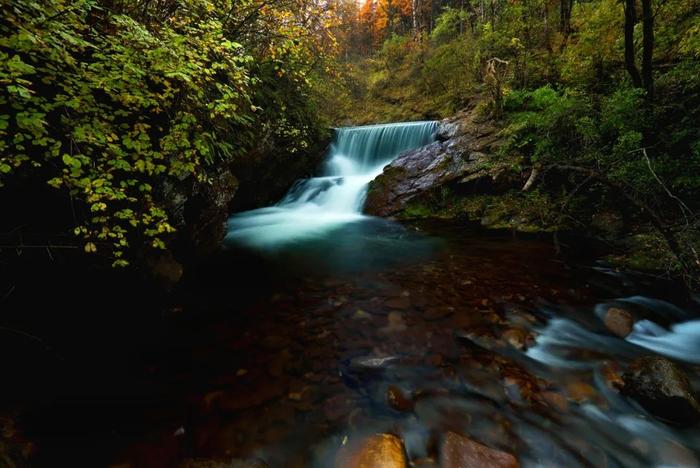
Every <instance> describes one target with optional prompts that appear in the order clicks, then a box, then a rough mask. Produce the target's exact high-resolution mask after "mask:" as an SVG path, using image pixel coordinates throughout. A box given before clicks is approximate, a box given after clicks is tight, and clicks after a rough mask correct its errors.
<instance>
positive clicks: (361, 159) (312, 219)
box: [227, 122, 437, 248]
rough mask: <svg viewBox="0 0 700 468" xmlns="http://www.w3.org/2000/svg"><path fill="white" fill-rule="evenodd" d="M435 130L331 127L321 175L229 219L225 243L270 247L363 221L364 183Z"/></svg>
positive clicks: (426, 126) (415, 125) (432, 125)
mask: <svg viewBox="0 0 700 468" xmlns="http://www.w3.org/2000/svg"><path fill="white" fill-rule="evenodd" d="M436 129H437V123H436V122H410V123H394V124H386V125H370V126H365V127H349V128H339V129H337V130H336V132H335V139H334V141H333V143H332V144H331V148H330V151H329V152H328V157H327V159H326V161H325V168H324V171H323V175H322V176H320V177H314V178H311V179H305V180H300V181H298V182H297V183H295V184H294V186H293V187H292V188H291V190H290V191H289V193H287V195H286V196H285V197H284V198H283V199H282V200H281V201H280V202H279V203H278V204H277V205H275V206H271V207H267V208H262V209H258V210H252V211H248V212H245V213H240V214H238V215H236V216H233V217H232V218H231V220H230V221H229V234H228V236H227V240H228V241H229V242H232V243H240V244H245V245H249V246H255V247H261V248H272V247H275V246H279V245H283V244H287V243H290V242H294V241H298V240H303V239H309V238H318V237H320V236H323V235H326V234H327V233H328V232H329V231H332V230H333V229H335V228H337V227H340V226H343V225H345V224H347V223H350V222H355V221H359V220H363V219H366V217H364V216H363V215H362V206H363V204H364V201H365V195H366V191H367V185H368V184H369V182H370V181H372V179H374V178H375V177H377V176H378V175H379V174H381V172H382V169H383V168H384V166H385V165H386V164H388V163H389V162H391V160H392V159H394V158H395V157H396V156H397V155H398V154H400V153H401V152H403V151H406V150H410V149H413V148H416V147H419V146H423V145H427V144H428V143H430V142H432V141H434V139H435V131H436Z"/></svg>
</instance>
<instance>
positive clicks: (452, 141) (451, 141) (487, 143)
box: [365, 101, 513, 216]
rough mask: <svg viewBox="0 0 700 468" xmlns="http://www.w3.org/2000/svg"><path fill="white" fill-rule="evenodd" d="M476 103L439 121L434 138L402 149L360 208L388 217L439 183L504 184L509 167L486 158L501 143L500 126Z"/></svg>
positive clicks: (495, 187)
mask: <svg viewBox="0 0 700 468" xmlns="http://www.w3.org/2000/svg"><path fill="white" fill-rule="evenodd" d="M477 104H478V101H474V102H473V103H472V105H471V106H470V107H469V108H467V109H465V110H463V111H462V112H460V113H459V114H457V115H456V116H454V117H451V118H449V119H446V120H443V121H441V122H440V124H439V126H438V130H437V141H435V142H434V143H431V144H429V145H427V146H423V147H421V148H417V149H415V150H411V151H407V152H404V153H402V154H401V155H399V157H397V158H396V159H395V160H394V161H393V162H392V163H391V164H389V165H387V166H386V167H385V168H384V172H383V173H382V174H381V175H379V176H378V177H377V178H376V179H374V180H373V181H372V183H371V184H370V186H369V190H368V193H367V201H366V204H365V212H366V213H368V214H371V215H375V216H394V215H396V214H398V213H400V212H401V211H402V210H403V209H404V208H405V207H406V206H407V204H408V203H409V202H410V201H412V200H414V199H419V198H421V197H422V196H424V195H426V194H429V193H434V192H435V191H436V190H439V189H440V187H443V186H460V187H461V188H462V189H467V188H468V187H474V188H476V187H477V186H479V191H482V192H494V191H496V192H498V191H502V190H504V189H508V188H510V186H511V185H512V182H513V181H509V180H506V179H507V178H508V174H509V172H508V171H506V170H505V168H502V167H499V166H498V164H494V163H493V161H492V160H491V159H492V158H491V156H492V155H493V154H494V153H495V152H496V151H497V150H498V148H499V147H500V146H501V145H502V143H503V138H502V137H501V136H500V133H499V132H500V127H499V126H498V125H497V122H495V121H494V120H492V119H490V118H488V117H487V116H484V115H483V114H482V113H481V112H480V111H479V107H478V105H477ZM510 174H512V173H510Z"/></svg>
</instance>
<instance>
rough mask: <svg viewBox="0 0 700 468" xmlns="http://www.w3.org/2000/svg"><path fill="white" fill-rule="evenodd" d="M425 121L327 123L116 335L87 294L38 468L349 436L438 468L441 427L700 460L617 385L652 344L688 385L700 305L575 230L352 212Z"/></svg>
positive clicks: (699, 442)
mask: <svg viewBox="0 0 700 468" xmlns="http://www.w3.org/2000/svg"><path fill="white" fill-rule="evenodd" d="M435 130H436V124H435V123H434V122H419V123H409V124H393V125H377V126H369V127H359V128H343V129H338V131H337V133H336V137H335V140H334V142H333V145H332V147H331V149H330V151H329V154H328V158H327V161H326V163H325V166H324V169H323V174H322V175H321V176H320V177H316V178H312V179H308V180H303V181H299V182H298V183H296V184H295V185H294V187H292V188H291V190H290V191H289V193H288V194H287V196H286V197H285V198H284V199H283V200H282V201H281V202H280V203H278V204H277V205H276V206H273V207H268V208H262V209H259V210H253V211H249V212H246V213H240V214H237V215H234V216H233V217H232V218H231V219H230V223H229V234H228V237H227V246H228V248H227V249H225V250H224V251H223V252H221V253H220V254H219V255H218V256H217V257H216V258H215V259H213V260H212V262H211V263H209V264H207V265H204V266H202V267H201V268H200V270H199V271H198V272H197V274H195V275H191V276H190V277H189V278H188V286H187V290H186V291H185V292H184V293H183V294H182V297H181V298H180V299H178V300H179V301H180V302H179V303H178V304H176V306H175V307H174V308H173V312H172V315H169V316H167V317H164V318H163V319H162V321H158V322H156V323H153V324H150V325H148V324H145V325H144V326H143V327H141V328H139V329H138V330H134V329H133V326H132V325H129V326H130V327H131V328H129V329H127V330H122V331H120V330H119V329H115V330H113V334H114V337H113V338H112V340H111V341H110V340H108V339H106V338H105V337H106V336H108V335H107V333H109V332H111V331H112V328H114V327H115V326H116V325H115V324H124V323H129V324H131V322H129V321H125V320H124V319H123V314H124V313H125V312H127V311H124V310H122V309H119V310H118V313H117V314H115V316H114V320H113V321H112V322H111V323H112V325H106V324H109V323H110V322H106V321H105V320H106V317H105V316H104V312H103V311H102V310H101V313H100V314H95V313H94V303H89V304H87V305H86V307H85V311H86V313H85V317H91V318H92V320H94V321H95V324H94V326H93V327H92V329H94V330H98V329H100V327H102V329H104V330H105V331H103V332H102V333H101V334H97V335H95V336H94V337H93V338H92V340H93V341H92V342H90V343H91V344H90V345H89V346H83V345H82V344H81V343H83V341H81V340H85V339H86V337H85V336H88V337H89V336H92V334H86V335H85V336H81V335H78V334H76V335H75V336H76V338H75V344H74V348H75V349H74V350H73V351H70V349H64V350H63V351H62V355H61V359H60V360H57V361H55V362H51V363H49V364H45V365H46V366H47V368H51V369H55V371H54V374H52V375H54V376H55V378H52V380H51V381H50V382H43V383H37V384H36V385H35V386H33V388H32V389H33V391H34V392H38V393H39V394H40V396H39V397H36V398H35V400H36V401H38V402H39V403H38V404H37V403H36V402H34V403H32V405H31V406H32V408H35V410H34V411H32V412H31V413H30V416H29V417H28V419H27V425H28V426H29V427H32V428H33V430H34V433H33V434H30V435H33V436H34V437H35V438H36V440H37V445H38V447H40V448H41V450H40V451H39V457H40V458H39V460H38V462H37V466H78V465H79V466H111V465H115V466H116V465H124V466H126V465H128V466H148V467H161V466H162V467H166V466H178V463H179V462H181V461H182V460H183V459H187V458H190V459H191V458H200V459H209V460H221V461H222V462H224V461H225V465H226V466H229V465H228V463H229V462H230V461H231V460H232V459H250V458H257V459H260V460H263V461H265V462H266V463H267V465H266V466H269V467H293V468H302V467H314V468H330V467H335V466H339V465H337V464H336V462H337V461H338V454H339V453H341V449H342V448H343V447H345V446H346V445H347V444H348V443H352V442H353V441H356V440H359V439H361V438H362V437H363V436H365V435H367V434H373V433H378V432H390V433H392V434H396V435H398V436H400V437H401V439H402V440H403V442H404V444H405V447H406V454H407V456H408V457H409V459H410V461H411V466H421V467H440V466H445V465H444V464H442V465H441V463H442V462H441V454H440V449H439V447H440V443H441V441H442V440H444V437H445V434H446V433H447V432H448V431H452V432H457V433H460V434H463V435H466V436H469V437H471V438H472V439H474V440H477V441H479V442H480V443H482V444H485V445H487V446H489V447H491V448H494V449H499V450H503V451H506V452H509V453H511V454H513V455H515V456H516V457H517V458H518V461H519V463H520V464H521V466H525V467H567V468H568V467H631V468H632V467H641V466H656V467H671V466H674V467H693V466H699V464H700V431H699V430H698V428H697V426H694V427H677V426H673V425H670V424H667V423H665V422H662V421H661V420H659V419H657V418H655V417H654V416H653V415H651V414H649V413H647V412H646V411H645V410H644V409H643V408H642V407H640V406H639V405H638V404H636V403H635V402H634V401H633V400H631V399H629V398H627V397H625V396H623V395H622V394H621V393H620V392H619V391H617V389H616V387H615V382H616V381H617V380H619V375H620V374H621V373H622V371H623V370H624V369H625V367H626V366H627V365H628V363H629V362H630V361H631V360H632V359H634V358H636V357H639V356H644V355H650V354H651V355H661V356H667V357H669V358H672V359H674V360H675V361H676V362H678V363H680V365H681V366H683V368H684V369H685V371H686V372H687V373H688V375H689V378H690V382H691V384H692V385H693V386H694V388H695V389H698V388H700V386H699V384H700V372H699V369H698V364H699V363H700V359H698V355H700V324H699V322H698V317H699V316H700V314H699V311H700V306H699V305H698V302H697V300H696V299H692V298H688V297H687V296H684V295H682V294H679V293H677V292H676V289H674V284H673V283H672V282H668V281H661V280H659V279H656V278H650V277H646V276H644V275H633V274H623V273H620V272H616V271H612V270H609V269H606V268H605V267H604V266H603V265H602V264H598V263H595V261H594V260H593V258H594V257H595V256H596V255H597V252H596V251H592V250H591V249H590V245H587V244H584V243H583V242H584V241H583V240H582V239H573V240H570V241H568V242H565V243H568V244H569V245H571V246H572V247H571V248H569V249H568V250H565V252H566V255H565V256H562V255H559V254H557V253H556V252H555V249H554V247H553V246H552V244H551V242H549V239H546V238H540V239H538V238H536V237H534V236H527V237H526V236H524V235H520V234H518V235H514V234H512V233H510V232H508V233H493V232H491V233H488V232H482V231H481V230H479V229H478V227H474V226H471V227H470V226H468V225H466V224H465V223H457V222H452V223H438V222H424V223H405V224H399V223H395V222H390V221H388V220H382V219H378V218H373V217H368V216H363V215H362V213H361V208H362V204H363V201H364V197H365V192H366V190H367V183H368V182H369V181H370V180H371V179H372V178H373V177H375V176H376V175H377V174H379V173H380V172H381V170H382V167H383V166H384V165H385V164H387V163H388V162H389V161H391V159H392V158H394V157H396V156H397V155H398V154H400V153H401V152H402V151H405V150H407V149H410V148H414V147H417V146H420V145H423V144H426V143H429V142H430V141H432V140H433V139H434V133H435ZM574 247H575V248H574ZM69 279H70V278H67V279H66V280H69ZM71 281H72V279H71ZM65 287H66V288H68V287H69V286H65ZM95 287H99V285H96V286H95ZM56 297H61V296H59V295H58V294H56ZM28 300H30V299H28V298H26V297H25V298H24V299H23V302H22V303H21V304H22V306H23V307H24V308H23V309H21V310H22V313H24V311H25V310H31V308H30V307H28V306H27V301H28ZM71 300H72V298H71ZM612 305H614V306H616V307H626V308H629V309H630V310H633V311H635V313H637V314H638V316H639V320H638V321H637V322H636V324H635V325H634V330H633V331H632V333H631V334H630V335H629V336H627V337H626V338H620V337H618V336H615V335H613V334H612V333H610V332H609V331H608V330H607V329H606V328H605V325H604V320H603V318H604V315H605V312H606V310H607V309H608V307H610V306H612ZM56 310H63V307H62V306H61V305H60V304H59V305H56ZM65 310H67V311H71V310H74V304H73V302H71V303H70V304H65ZM48 312H49V313H50V314H51V316H56V317H60V318H61V319H63V317H64V316H65V314H55V313H54V312H55V311H54V310H50V311H48ZM128 312H131V313H133V314H134V315H136V316H147V317H152V316H153V315H154V314H152V313H150V314H146V313H140V312H139V311H138V310H133V311H128ZM19 316H20V315H18V317H19ZM57 323H61V322H57ZM66 323H68V324H69V325H70V324H71V323H73V322H71V321H67V322H66ZM125 336H128V337H129V338H128V343H127V345H125V343H126V342H125V338H124V337H125ZM136 336H140V337H141V338H140V339H136ZM21 338H22V337H17V338H16V339H18V340H19V339H21ZM32 346H35V345H32ZM31 349H35V347H34V348H31ZM85 349H90V350H91V352H90V353H86V352H85ZM100 350H102V351H100ZM100 353H102V354H100ZM110 353H111V354H110ZM124 353H129V354H128V355H129V356H130V357H129V359H126V358H125V357H124ZM105 354H106V355H107V356H110V355H112V356H113V358H112V359H111V360H105V359H104V358H103V357H102V356H104V355H105ZM37 359H38V358H37ZM110 362H112V363H118V364H119V365H118V366H117V365H116V364H113V365H109V364H108V363H110ZM105 363H107V365H106V364H105ZM127 363H128V365H127ZM35 368H37V367H36V366H35V365H34V364H32V366H24V365H23V366H21V370H22V371H23V372H24V371H26V372H27V373H30V372H29V371H30V370H33V369H35ZM31 374H32V375H34V374H36V373H34V372H31ZM37 375H40V374H37ZM41 375H43V374H41ZM66 376H69V378H66ZM616 376H617V377H616ZM7 381H8V382H17V381H19V380H18V379H13V378H8V380H7ZM47 388H51V389H52V390H51V391H52V399H51V400H50V401H48V402H47V401H46V398H45V395H44V394H43V389H47ZM21 390H22V391H20V392H18V393H20V394H21V395H25V394H26V391H24V390H23V389H21ZM32 398H34V397H32ZM79 462H80V463H79ZM76 463H77V464H76ZM203 463H204V462H203ZM212 463H213V462H212ZM187 466H218V465H187ZM222 466H223V465H222ZM232 466H239V465H235V464H234V465H232ZM240 466H260V465H240ZM447 468H453V467H451V466H450V467H447Z"/></svg>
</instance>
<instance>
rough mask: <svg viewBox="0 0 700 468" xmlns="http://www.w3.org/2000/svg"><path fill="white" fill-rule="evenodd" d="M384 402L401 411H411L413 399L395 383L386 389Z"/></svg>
mask: <svg viewBox="0 0 700 468" xmlns="http://www.w3.org/2000/svg"><path fill="white" fill-rule="evenodd" d="M386 402H387V404H388V405H389V406H390V407H391V408H392V409H394V410H396V411H399V412H401V413H407V412H409V411H413V400H411V399H410V398H408V397H407V396H406V395H405V394H404V392H403V391H402V390H401V389H400V388H399V387H397V386H396V385H389V388H387V389H386Z"/></svg>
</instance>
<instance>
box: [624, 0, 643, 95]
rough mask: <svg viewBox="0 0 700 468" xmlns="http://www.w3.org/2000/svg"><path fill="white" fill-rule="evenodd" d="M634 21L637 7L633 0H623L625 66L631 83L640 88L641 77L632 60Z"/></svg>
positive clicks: (635, 20)
mask: <svg viewBox="0 0 700 468" xmlns="http://www.w3.org/2000/svg"><path fill="white" fill-rule="evenodd" d="M636 22H637V7H636V5H635V0H625V68H626V69H627V72H628V73H629V75H630V78H631V79H632V84H633V85H634V86H635V87H637V88H641V87H642V78H641V76H640V75H639V70H638V69H637V64H636V63H635V60H634V24H635V23H636Z"/></svg>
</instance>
